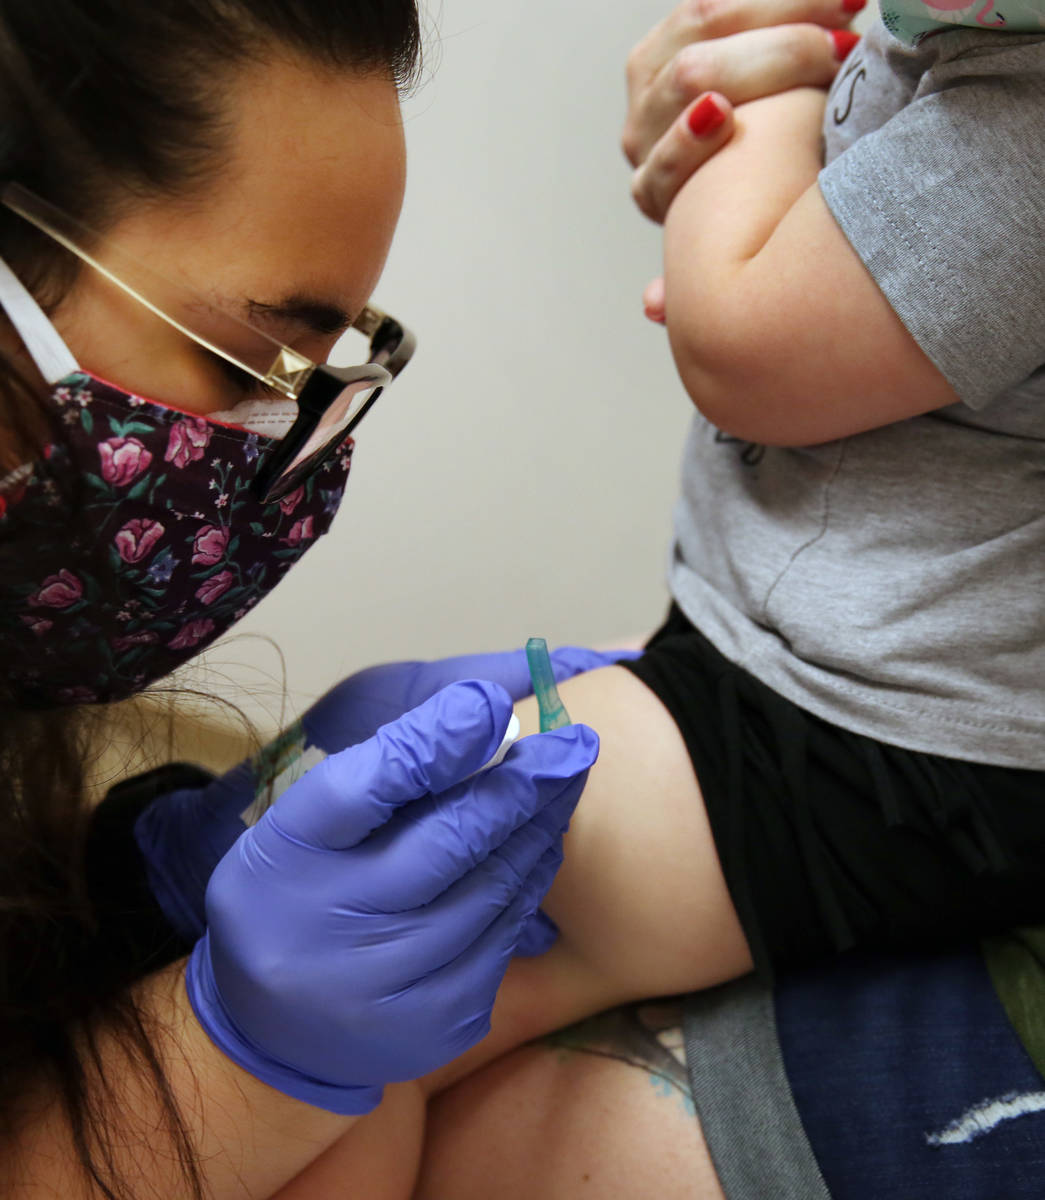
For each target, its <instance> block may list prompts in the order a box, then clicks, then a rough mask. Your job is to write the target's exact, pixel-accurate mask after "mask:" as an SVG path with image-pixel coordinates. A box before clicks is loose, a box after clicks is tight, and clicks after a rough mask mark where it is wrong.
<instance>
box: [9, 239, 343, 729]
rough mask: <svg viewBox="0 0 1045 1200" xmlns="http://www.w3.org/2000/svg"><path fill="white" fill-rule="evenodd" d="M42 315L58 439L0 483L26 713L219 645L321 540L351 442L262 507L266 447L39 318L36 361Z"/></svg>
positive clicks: (128, 686)
mask: <svg viewBox="0 0 1045 1200" xmlns="http://www.w3.org/2000/svg"><path fill="white" fill-rule="evenodd" d="M0 268H2V270H0V302H2V303H3V305H4V308H5V309H6V310H7V311H8V313H9V315H11V317H12V320H13V321H14V322H15V324H16V325H17V326H18V327H19V329H20V332H22V326H21V323H20V322H19V320H18V319H17V316H16V313H15V311H12V310H13V309H16V310H17V309H21V308H24V305H25V304H26V299H25V297H26V296H27V295H28V293H24V289H21V285H20V284H18V281H17V280H16V279H15V277H14V276H13V275H11V273H10V271H9V270H8V269H7V268H6V267H5V266H4V264H2V262H0ZM12 280H13V281H14V283H12V282H11V281H12ZM19 289H21V291H22V293H24V294H22V295H18V296H17V297H16V299H15V301H14V302H12V296H13V294H14V293H15V292H17V291H18V290H19ZM28 303H30V304H33V306H34V308H35V302H33V301H32V299H31V298H29V301H28ZM36 314H37V316H36V317H34V321H35V322H36V325H37V329H36V345H35V347H34V344H32V342H33V340H32V339H29V338H26V343H27V345H28V346H29V348H30V350H31V351H32V352H33V357H34V358H35V359H36V360H37V362H38V365H39V366H40V368H41V370H42V371H43V373H44V375H45V378H50V379H52V380H53V385H52V391H51V393H50V394H49V396H48V397H47V398H46V401H45V406H46V415H48V416H49V417H50V418H51V419H52V423H53V424H54V426H55V427H56V428H57V429H58V430H60V434H58V435H56V436H55V437H54V439H53V442H52V444H50V445H48V446H47V447H46V448H45V450H44V452H43V455H42V456H41V457H40V459H39V460H38V461H37V462H34V463H30V464H26V465H25V466H22V467H19V468H18V469H16V470H15V471H13V472H11V473H10V474H9V475H8V476H7V477H6V478H4V479H2V480H0V656H2V658H3V663H4V669H5V673H6V677H7V679H8V681H9V683H10V685H12V686H13V688H14V690H15V693H16V696H17V698H18V700H19V702H20V703H24V704H26V705H27V706H35V707H52V706H58V705H63V704H84V703H93V702H101V701H111V700H119V699H122V698H124V697H126V696H129V695H131V694H133V693H134V692H137V691H140V690H141V689H142V688H144V687H146V686H147V685H148V684H150V683H152V682H153V681H155V680H157V679H159V678H161V677H162V676H164V675H166V674H168V673H169V672H170V671H172V670H173V669H174V668H175V667H177V666H179V665H180V664H182V663H183V662H185V661H186V660H187V659H189V658H191V657H192V656H194V655H195V654H197V653H198V652H199V651H200V650H202V649H203V648H204V647H205V646H207V645H209V644H210V643H211V642H213V641H214V640H215V639H216V638H217V637H219V636H220V635H221V634H222V633H224V632H225V631H226V630H227V629H229V627H230V626H232V625H233V624H235V622H236V621H238V620H239V619H240V618H241V617H243V616H244V615H245V614H246V613H247V612H249V611H250V609H251V608H253V607H254V605H255V604H257V602H258V601H259V600H260V599H261V598H262V597H263V596H265V595H267V594H268V593H269V592H271V591H272V589H273V588H274V587H275V586H276V584H277V583H278V582H279V581H280V580H281V579H282V578H283V576H284V575H285V574H286V572H287V571H288V570H289V569H290V567H291V566H293V564H294V563H296V562H297V561H298V559H300V558H301V556H302V555H303V554H304V553H305V551H306V550H308V548H309V547H310V546H311V545H312V544H313V543H314V542H315V541H316V539H317V538H318V537H320V536H321V535H322V534H324V533H325V532H326V531H327V529H328V528H329V526H330V523H331V521H332V519H333V517H334V514H335V513H336V512H337V509H338V506H339V504H340V502H341V498H342V494H343V492H344V488H345V484H346V481H347V478H348V471H349V465H350V460H351V452H352V442H351V440H350V439H349V440H347V441H346V442H345V443H344V445H343V446H342V447H341V449H340V451H339V453H338V454H336V455H335V456H334V457H332V458H330V459H328V460H327V461H326V462H324V463H323V464H322V465H321V466H320V467H319V468H318V469H317V470H316V472H315V473H314V474H312V475H310V476H309V477H308V478H306V479H305V480H304V481H303V482H302V483H301V484H300V485H299V486H298V487H297V488H296V489H295V490H294V491H292V492H291V493H290V494H289V495H287V496H284V497H283V498H282V499H281V500H279V501H276V502H273V503H265V502H263V501H261V500H259V499H258V498H256V497H255V496H254V495H253V493H252V491H251V483H252V481H253V479H254V477H255V475H256V473H257V471H258V468H259V466H260V465H261V464H262V463H263V462H264V461H265V457H266V456H267V455H268V454H270V453H272V451H273V449H274V448H275V447H276V446H277V445H278V443H277V442H276V440H275V439H274V438H272V437H268V436H265V434H263V433H258V432H252V431H251V430H250V429H249V428H247V427H245V426H241V427H236V426H232V425H228V424H225V423H223V422H221V421H216V420H213V419H207V418H206V417H201V416H197V415H194V414H191V413H187V412H183V411H181V410H179V409H175V408H171V407H169V406H167V405H163V404H160V403H156V402H153V401H150V400H145V399H143V398H141V397H138V396H134V395H131V394H129V393H127V392H125V391H122V390H121V389H119V388H117V387H114V386H112V385H111V384H108V383H106V382H104V381H102V380H100V379H97V378H95V377H93V376H91V375H88V374H86V373H84V372H82V371H80V370H79V369H78V368H77V366H76V363H75V360H72V358H71V355H69V352H68V350H66V349H65V346H64V343H62V342H61V340H60V339H59V338H58V334H57V332H56V331H54V330H53V327H51V326H50V323H49V322H48V323H47V325H48V327H49V328H50V329H51V333H52V334H53V339H56V340H54V341H52V342H51V343H50V345H49V346H48V347H47V348H46V349H47V352H46V353H41V352H39V321H40V320H43V321H46V318H44V317H43V315H42V314H41V313H40V312H39V309H38V308H37V309H36ZM23 337H25V333H24V332H23ZM63 351H64V356H63V353H62V352H63ZM269 415H270V416H271V414H269ZM223 416H226V417H228V419H230V420H231V419H234V418H235V416H236V414H235V413H231V414H223Z"/></svg>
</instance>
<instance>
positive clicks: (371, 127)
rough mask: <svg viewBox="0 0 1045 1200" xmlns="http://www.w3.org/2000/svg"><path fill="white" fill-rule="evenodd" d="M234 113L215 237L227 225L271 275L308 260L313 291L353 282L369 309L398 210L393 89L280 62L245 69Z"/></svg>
mask: <svg viewBox="0 0 1045 1200" xmlns="http://www.w3.org/2000/svg"><path fill="white" fill-rule="evenodd" d="M230 115H231V116H232V118H233V130H232V139H231V144H230V159H229V163H228V169H227V171H226V172H225V173H224V176H223V178H222V179H221V180H219V181H218V186H217V187H216V188H215V190H214V193H213V195H212V207H211V214H210V216H211V223H212V224H213V225H214V226H215V232H216V233H217V228H218V227H219V226H220V225H222V224H223V225H224V237H225V238H226V239H227V242H228V244H229V245H231V246H234V247H237V248H239V250H240V252H241V253H242V254H244V255H250V256H256V255H258V254H259V253H260V254H263V255H264V256H265V258H266V260H267V261H268V262H269V263H270V264H271V265H272V267H273V268H279V267H280V266H282V267H283V268H284V269H285V270H286V271H288V272H290V271H292V270H294V269H300V268H301V266H302V264H308V267H307V274H308V276H309V279H308V283H309V284H310V287H311V289H312V290H316V288H317V287H318V290H320V291H323V292H329V291H330V290H331V288H330V287H323V286H322V284H323V283H325V282H326V283H330V284H333V283H334V282H335V279H336V280H344V281H346V282H347V281H354V282H355V286H356V288H357V289H359V288H361V289H363V291H364V292H365V294H364V295H361V296H360V297H359V301H360V303H362V301H364V300H365V299H366V297H367V295H369V292H370V291H371V290H372V288H373V286H374V284H375V283H376V282H377V277H378V275H379V274H380V270H381V267H382V266H383V265H384V260H385V257H386V255H387V252H388V248H389V245H390V243H391V239H392V234H393V232H394V230H395V225H396V222H397V220H398V218H399V212H400V208H401V205H402V198H403V188H404V183H405V153H404V144H403V129H402V119H401V114H400V110H399V98H398V92H397V89H396V87H395V84H394V83H393V82H392V81H390V80H388V79H385V78H382V77H380V76H377V75H373V74H369V75H355V74H351V73H333V72H330V71H328V70H322V69H318V68H312V67H310V66H306V65H304V64H301V63H298V62H285V61H279V60H277V61H275V62H272V63H266V64H263V65H258V66H257V67H256V68H252V69H251V70H250V71H248V72H247V73H246V75H245V76H244V77H243V79H242V80H241V82H240V86H239V87H238V88H237V89H236V95H235V97H234V104H233V112H232V113H231V114H230ZM317 276H318V277H317ZM322 276H329V277H330V278H329V279H326V280H324V279H323V278H322ZM301 282H305V281H304V280H303V281H301ZM295 286H296V284H295Z"/></svg>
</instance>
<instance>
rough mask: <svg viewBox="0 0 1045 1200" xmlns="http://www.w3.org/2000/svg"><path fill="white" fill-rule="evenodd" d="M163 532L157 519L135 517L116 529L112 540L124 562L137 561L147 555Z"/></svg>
mask: <svg viewBox="0 0 1045 1200" xmlns="http://www.w3.org/2000/svg"><path fill="white" fill-rule="evenodd" d="M164 532H165V530H164V528H163V526H162V525H161V524H160V523H159V521H150V520H147V519H145V518H142V517H135V518H134V520H133V521H128V522H127V524H126V525H124V526H123V528H122V529H119V530H117V532H116V536H115V537H114V538H113V542H114V543H115V545H116V550H117V552H118V553H119V555H120V558H122V559H123V561H124V562H125V563H137V562H141V561H142V559H143V558H148V557H149V555H150V554H151V553H152V552H153V550H154V549H155V548H156V543H157V542H158V541H159V540H160V538H162V537H163V535H164Z"/></svg>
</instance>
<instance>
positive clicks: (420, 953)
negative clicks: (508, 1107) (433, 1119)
mask: <svg viewBox="0 0 1045 1200" xmlns="http://www.w3.org/2000/svg"><path fill="white" fill-rule="evenodd" d="M511 704H512V702H511V700H510V698H509V696H508V695H507V693H506V692H505V691H504V690H503V689H502V688H500V687H498V686H497V685H493V684H489V683H485V682H477V681H472V682H466V683H456V684H452V685H451V686H449V687H448V688H445V689H444V690H443V691H441V692H439V693H437V694H436V695H435V696H433V697H432V698H431V699H429V700H427V701H426V702H425V703H424V704H422V705H421V706H420V707H419V708H416V709H414V710H413V711H412V712H409V713H407V714H406V715H405V716H403V717H401V718H400V719H399V720H398V721H396V722H394V723H392V724H390V725H386V726H384V727H383V728H382V729H381V730H379V731H378V733H377V734H376V735H375V736H374V737H373V738H371V739H369V740H368V741H366V742H363V743H362V744H360V745H358V746H354V747H351V748H350V749H348V750H344V751H342V752H341V753H339V754H334V755H332V756H331V757H329V758H327V759H326V760H325V761H324V762H322V763H320V764H319V765H318V766H316V767H314V768H313V769H312V770H311V771H309V772H308V774H306V775H305V776H304V777H303V778H302V779H300V780H299V781H298V782H297V783H295V784H294V785H293V786H291V787H290V788H289V789H288V790H287V791H286V792H285V793H284V794H283V795H282V796H280V798H279V799H278V800H277V801H276V803H275V804H274V805H273V806H272V807H271V808H270V809H269V810H268V812H267V813H266V814H265V815H264V816H263V817H262V819H261V820H260V821H259V823H258V824H257V825H256V826H254V827H253V828H251V829H249V830H247V832H245V833H244V834H243V835H242V836H241V837H240V838H239V840H238V841H237V842H236V844H235V846H234V847H233V848H232V850H231V851H230V852H229V853H228V854H227V855H226V856H225V857H224V858H223V859H222V860H221V862H220V863H219V864H218V866H217V868H216V869H215V871H214V874H213V876H212V878H211V882H210V886H209V887H208V889H207V932H206V934H205V935H204V936H203V937H202V938H201V939H200V941H199V942H198V943H197V944H196V947H195V949H194V950H193V953H192V956H191V958H190V960H189V966H188V970H187V972H186V987H187V989H188V994H189V999H190V1001H191V1003H192V1007H193V1011H194V1012H195V1013H196V1016H197V1018H198V1019H199V1021H200V1024H201V1025H202V1026H203V1028H204V1030H205V1031H206V1032H207V1034H208V1036H209V1037H210V1038H211V1040H212V1041H213V1042H214V1043H215V1044H216V1045H217V1046H218V1047H219V1048H220V1049H221V1050H223V1051H224V1052H225V1053H226V1054H227V1055H228V1056H229V1057H230V1058H231V1059H232V1060H233V1061H234V1062H236V1063H238V1064H239V1065H240V1066H241V1067H243V1068H244V1069H245V1070H247V1071H248V1072H250V1073H251V1074H253V1075H254V1076H255V1077H256V1078H258V1079H261V1080H263V1081H264V1082H265V1083H268V1084H269V1085H271V1086H272V1087H275V1088H277V1089H279V1090H280V1091H283V1092H285V1093H286V1094H288V1095H291V1096H294V1097H296V1098H297V1099H300V1100H303V1101H305V1102H307V1103H309V1104H315V1105H317V1106H319V1107H323V1108H327V1109H330V1110H331V1111H333V1112H341V1113H363V1112H368V1111H370V1110H371V1109H372V1108H374V1107H375V1106H376V1105H377V1104H378V1103H379V1102H380V1099H381V1094H382V1088H383V1086H384V1084H386V1083H392V1082H396V1081H401V1080H406V1079H413V1078H417V1077H418V1076H420V1075H423V1074H425V1073H427V1072H428V1071H431V1070H434V1069H435V1068H436V1067H439V1066H441V1065H443V1064H444V1063H447V1062H449V1061H450V1060H451V1059H453V1058H456V1057H457V1056H458V1055H460V1054H462V1053H463V1052H464V1051H466V1050H468V1049H469V1048H470V1047H471V1046H473V1045H475V1043H476V1042H478V1041H479V1040H480V1039H481V1038H483V1037H484V1036H485V1035H486V1033H487V1032H488V1030H489V1027H490V1013H491V1010H492V1007H493V1002H494V997H495V996H496V993H497V989H498V987H499V986H500V983H501V980H502V978H503V976H504V972H505V970H506V968H507V966H508V962H509V960H510V959H511V956H512V954H513V953H514V951H515V946H516V942H517V939H518V936H519V933H520V931H521V929H522V927H523V925H524V924H525V922H526V921H527V920H528V919H529V918H530V917H531V916H532V915H533V913H534V912H535V911H536V910H537V906H538V905H539V904H540V902H541V900H542V898H543V896H544V894H545V892H546V891H547V889H548V888H549V887H550V885H551V882H552V880H553V879H554V877H555V873H556V871H557V870H558V867H559V864H560V863H561V861H562V835H563V832H564V831H565V829H566V826H567V825H568V824H569V820H570V817H571V815H572V813H573V810H574V807H575V806H576V804H577V801H578V799H579V798H580V795H581V792H582V791H583V788H584V783H585V780H586V778H587V773H588V770H589V768H590V767H591V765H592V763H594V761H595V758H596V757H597V754H598V738H597V737H596V736H595V734H594V733H593V731H592V730H590V729H588V728H587V726H584V725H571V726H568V727H567V728H565V729H560V730H556V731H554V732H552V733H543V734H539V735H537V736H535V737H530V738H525V739H524V740H523V741H521V742H520V743H518V744H517V745H516V746H514V747H513V748H512V750H511V751H509V753H508V756H507V758H506V759H505V761H504V762H503V763H502V764H501V765H500V766H497V767H494V768H492V769H490V770H488V771H480V772H479V773H478V774H473V773H474V772H476V771H477V770H478V769H479V768H480V767H482V766H483V764H484V763H486V762H487V761H489V759H490V756H491V755H492V754H493V752H494V750H496V749H497V747H498V745H499V743H500V741H501V737H502V735H503V733H504V731H505V729H506V728H507V725H508V722H509V719H510V717H511Z"/></svg>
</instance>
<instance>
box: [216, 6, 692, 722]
mask: <svg viewBox="0 0 1045 1200" xmlns="http://www.w3.org/2000/svg"><path fill="white" fill-rule="evenodd" d="M622 7H623V6H614V5H609V6H607V5H606V4H605V3H604V2H603V3H596V2H595V0H570V3H563V2H562V0H526V2H525V3H523V2H522V0H498V2H497V3H491V2H490V0H444V2H443V4H442V5H441V7H440V8H439V9H438V10H430V11H429V14H428V19H429V23H430V25H433V26H434V28H433V29H432V31H431V36H430V38H429V49H428V63H427V70H426V77H427V79H426V82H425V84H424V85H423V86H422V87H421V88H420V90H419V91H418V92H417V94H416V95H415V96H413V97H412V98H411V99H409V100H408V102H407V104H406V128H407V138H408V145H409V155H410V176H409V183H408V188H407V200H406V205H405V208H404V212H403V219H402V224H401V228H400V231H399V236H398V240H397V243H396V245H395V248H394V249H393V252H392V256H391V259H390V261H389V264H388V268H387V271H386V273H385V276H384V278H383V280H382V282H381V284H380V286H379V288H378V291H377V293H376V294H375V297H374V299H375V302H376V303H378V304H380V305H381V306H382V307H385V308H387V309H388V310H390V311H391V312H393V313H394V314H395V315H397V316H400V317H401V318H402V319H403V320H404V321H406V322H407V323H409V324H411V325H412V326H413V327H414V328H415V330H416V331H417V334H418V338H419V350H418V354H417V356H416V358H415V360H414V362H413V363H412V364H411V365H410V367H409V368H408V369H407V371H406V372H405V373H404V375H403V376H402V378H401V379H400V381H398V382H397V383H396V385H395V387H394V388H392V389H391V390H390V391H389V392H388V393H387V394H386V395H385V396H384V397H383V398H382V399H381V401H380V402H379V404H378V405H377V407H376V408H375V409H374V411H373V412H372V413H371V414H370V415H369V416H368V417H367V419H366V421H365V423H364V425H363V426H362V427H361V429H360V437H359V440H358V450H357V456H356V461H355V465H354V467H353V472H352V477H351V480H350V482H349V487H348V492H347V496H346V500H345V505H344V507H343V509H342V511H341V513H340V514H339V516H338V518H337V521H336V522H335V524H334V528H333V530H332V532H331V533H330V534H329V535H328V536H327V537H326V538H325V539H324V540H323V541H322V542H320V543H319V544H318V545H317V546H316V548H315V549H314V550H313V551H311V552H310V553H309V555H308V556H307V557H306V558H305V560H304V561H303V562H302V563H301V565H300V566H298V567H297V568H296V569H295V570H294V571H292V572H291V573H290V575H289V577H288V578H287V579H286V581H285V582H284V583H283V584H281V586H280V588H279V589H278V590H277V591H276V592H275V593H274V594H273V595H272V596H271V597H270V598H268V599H267V600H266V601H265V602H263V603H262V604H261V605H259V607H258V608H257V610H256V611H255V612H254V613H253V614H251V616H250V617H249V618H248V620H247V621H245V622H244V623H243V625H242V626H240V627H239V629H240V631H242V630H247V631H249V632H251V633H255V634H258V633H261V634H267V635H270V636H271V637H273V638H274V639H275V640H276V641H277V642H278V644H279V646H280V647H281V648H282V651H283V653H284V656H285V659H286V670H287V681H288V685H289V688H290V690H291V701H290V704H291V707H297V706H298V705H299V704H300V703H301V702H302V700H303V699H305V698H307V697H308V696H311V695H315V694H318V693H319V692H320V691H322V690H323V689H325V688H326V687H327V686H329V685H330V684H331V683H333V682H334V681H336V680H337V679H339V678H341V677H342V676H343V675H344V674H346V673H348V672H350V671H353V670H355V669H357V668H359V667H361V666H364V665H367V664H369V663H373V662H378V661H384V660H388V659H392V658H402V657H415V656H419V657H431V656H438V655H443V654H450V653H457V652H463V651H469V650H478V649H497V648H503V647H511V646H518V645H521V644H522V643H523V642H524V641H525V639H526V638H527V637H529V636H531V635H534V634H538V635H542V636H545V637H547V638H548V639H549V640H550V641H551V642H553V643H554V642H561V641H566V640H574V641H579V642H586V643H591V642H599V641H605V640H606V639H612V638H614V637H615V636H617V635H621V634H624V633H628V632H636V631H641V630H643V629H651V628H653V627H654V626H655V624H656V623H657V622H658V621H659V619H660V617H661V615H662V613H663V611H664V609H665V607H666V604H667V592H666V589H665V587H664V583H663V575H664V560H665V554H666V550H667V546H668V536H669V524H670V508H671V503H672V500H673V497H674V493H675V489H676V480H677V474H678V461H679V453H680V447H681V441H682V437H683V434H684V430H685V426H686V422H687V420H688V416H689V411H690V409H689V402H688V400H687V399H686V397H685V395H684V393H683V392H682V391H681V389H680V387H679V385H678V384H677V382H676V380H675V377H674V373H673V370H672V367H671V362H670V355H669V353H668V349H667V344H666V340H665V337H664V334H663V331H661V330H659V329H657V328H654V327H652V326H650V325H648V324H647V323H646V322H645V320H644V318H643V316H642V305H641V292H642V288H643V286H644V284H645V282H646V280H647V278H648V277H649V276H650V275H651V274H653V273H655V272H656V271H657V269H658V261H659V239H658V233H657V230H656V229H655V228H654V227H653V226H652V225H649V224H648V223H647V222H645V221H644V220H643V218H641V217H640V216H639V215H638V214H637V213H636V212H635V211H634V210H633V209H632V207H631V204H630V200H629V196H628V169H627V166H626V163H625V162H624V159H623V157H622V155H621V153H620V150H619V148H618V139H619V128H620V124H621V121H622V118H623V113H624V103H625V100H624V81H623V73H624V60H625V57H626V54H627V51H628V49H629V48H630V47H631V45H632V44H633V43H634V42H635V41H636V40H637V39H638V38H639V37H640V36H641V35H642V34H643V33H644V32H645V30H646V29H647V28H648V27H650V26H651V25H652V24H653V23H654V22H655V21H656V20H658V19H660V17H661V16H662V15H663V14H664V13H665V12H666V11H667V6H666V5H665V4H664V3H662V2H660V0H635V2H634V3H632V4H630V5H629V6H628V7H627V11H626V12H624V13H623V14H622V13H621V8H622ZM208 661H209V663H210V664H211V668H212V669H211V671H210V672H208V673H207V674H205V675H204V676H203V682H204V685H205V686H209V687H212V688H214V687H217V686H219V682H220V681H219V679H218V677H217V676H216V675H215V674H214V670H213V669H214V668H217V669H219V670H220V671H222V672H226V673H228V674H229V675H230V676H231V677H232V679H234V680H235V681H236V682H237V685H238V687H237V690H239V689H246V690H248V691H251V692H258V693H259V694H263V695H264V696H265V707H264V708H263V709H262V710H261V711H260V714H259V713H258V712H257V711H255V715H256V717H257V718H258V719H259V720H261V721H262V722H263V723H271V722H274V721H277V720H278V719H279V718H278V704H277V703H276V702H275V701H274V700H273V695H274V693H275V692H276V691H277V690H278V684H277V683H276V682H275V681H276V680H278V677H279V672H280V668H279V664H278V659H277V656H276V655H275V653H274V651H273V650H272V648H271V647H269V646H267V645H266V644H264V643H263V642H261V641H259V640H257V639H254V638H249V639H243V638H239V637H236V636H235V635H233V637H232V639H231V641H226V642H224V643H222V644H220V645H219V646H218V647H216V648H215V649H214V650H213V651H212V652H211V654H210V655H209V656H208Z"/></svg>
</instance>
